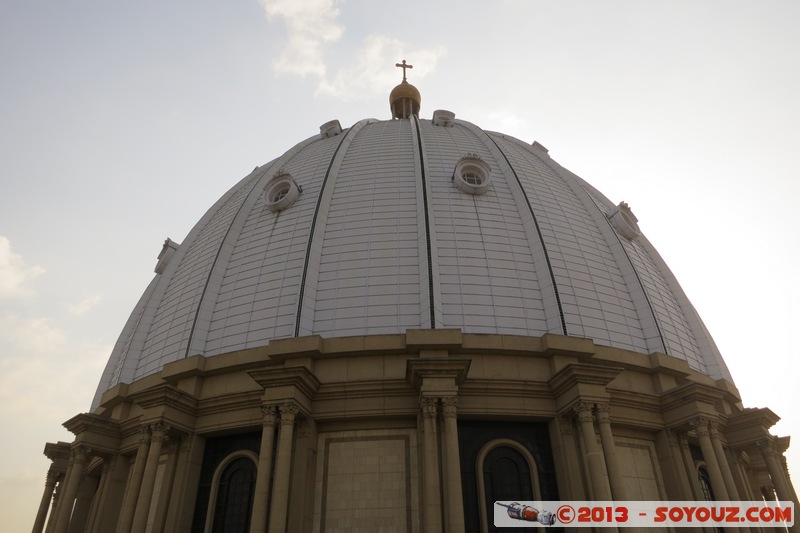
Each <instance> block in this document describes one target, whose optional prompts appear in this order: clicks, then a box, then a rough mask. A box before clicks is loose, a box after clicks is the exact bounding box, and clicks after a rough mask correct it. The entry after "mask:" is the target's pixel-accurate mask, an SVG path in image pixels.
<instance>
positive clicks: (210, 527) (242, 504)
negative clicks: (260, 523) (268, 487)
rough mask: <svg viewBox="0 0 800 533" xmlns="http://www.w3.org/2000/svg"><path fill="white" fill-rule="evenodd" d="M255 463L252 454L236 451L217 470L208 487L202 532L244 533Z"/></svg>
mask: <svg viewBox="0 0 800 533" xmlns="http://www.w3.org/2000/svg"><path fill="white" fill-rule="evenodd" d="M257 462H258V459H257V457H256V455H255V454H254V453H252V452H236V453H233V454H231V455H229V456H228V457H226V458H225V460H224V461H222V462H221V463H220V465H219V466H218V467H217V470H216V472H214V481H213V482H212V486H211V498H210V500H209V505H208V517H207V519H206V528H205V531H206V533H248V531H249V530H250V515H251V514H252V511H253V493H254V491H255V488H256V464H257Z"/></svg>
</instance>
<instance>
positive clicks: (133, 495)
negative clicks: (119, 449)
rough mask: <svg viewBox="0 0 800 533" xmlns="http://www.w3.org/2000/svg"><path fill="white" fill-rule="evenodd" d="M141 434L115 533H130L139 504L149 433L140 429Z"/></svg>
mask: <svg viewBox="0 0 800 533" xmlns="http://www.w3.org/2000/svg"><path fill="white" fill-rule="evenodd" d="M141 432H142V433H141V436H140V438H139V449H138V450H137V451H136V461H135V462H134V463H133V472H131V477H130V482H129V483H128V486H127V490H126V491H125V498H124V499H123V500H122V511H121V513H120V517H119V522H118V523H117V533H130V531H131V525H132V524H133V515H134V513H135V512H136V504H137V503H138V502H139V489H141V487H142V477H143V476H144V468H145V464H146V463H147V456H148V454H149V452H150V432H149V430H148V429H147V428H142V430H141Z"/></svg>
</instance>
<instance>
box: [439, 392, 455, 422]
mask: <svg viewBox="0 0 800 533" xmlns="http://www.w3.org/2000/svg"><path fill="white" fill-rule="evenodd" d="M457 412H458V397H457V396H444V397H443V398H442V414H444V417H445V418H456V414H457Z"/></svg>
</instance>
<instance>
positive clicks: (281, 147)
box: [0, 0, 800, 532]
mask: <svg viewBox="0 0 800 533" xmlns="http://www.w3.org/2000/svg"><path fill="white" fill-rule="evenodd" d="M389 5H391V6H392V7H391V8H389V7H388V6H389ZM798 21H800V4H798V3H797V2H796V1H793V0H786V1H779V0H766V1H762V2H754V1H748V2H740V1H730V0H724V1H723V0H719V1H717V0H713V1H702V2H675V1H669V0H663V1H655V0H654V1H649V2H641V1H639V0H631V1H609V0H606V1H603V2H597V1H591V0H587V1H562V0H553V1H533V0H518V1H512V0H507V1H493V2H486V1H485V0H483V1H471V0H470V1H465V0H458V1H452V2H446V1H430V0H428V1H406V2H401V3H397V2H394V3H392V4H385V3H382V2H375V1H367V0H346V1H340V2H337V1H332V0H307V1H298V0H261V1H259V0H229V1H227V2H216V1H202V0H201V1H197V0H194V1H187V0H171V1H170V2H161V1H152V0H143V1H139V2H108V1H105V0H95V1H89V0H74V1H71V2H57V1H52V0H51V1H47V0H4V1H3V2H2V3H1V4H0V423H2V427H3V435H4V437H3V438H2V439H0V502H3V506H4V509H3V529H4V531H9V532H11V531H27V530H29V529H30V528H31V526H32V524H33V520H34V518H35V513H36V508H37V507H38V504H39V499H40V498H41V494H42V490H43V487H44V482H45V474H46V471H47V467H48V461H47V460H46V458H45V457H44V455H42V450H43V448H44V445H45V442H47V441H53V442H54V441H57V440H64V441H70V440H72V435H71V434H70V433H68V432H67V431H66V430H65V429H64V428H63V427H62V426H61V423H62V422H64V421H65V420H67V419H69V418H71V417H72V416H74V415H75V414H77V413H79V412H84V411H86V410H88V409H89V405H90V402H91V400H92V396H93V395H94V391H95V388H96V386H97V383H98V381H99V378H100V374H101V371H102V367H103V366H104V364H105V362H106V360H107V359H108V356H109V355H110V352H111V347H112V345H113V343H114V342H115V341H116V338H117V336H118V335H119V332H120V331H121V329H122V327H123V325H124V323H125V321H126V319H127V317H128V315H129V313H130V312H131V310H132V309H133V307H134V305H135V303H136V301H137V300H138V298H139V296H140V295H141V293H142V292H143V291H144V289H145V286H146V285H147V283H148V281H149V280H150V279H151V278H152V276H153V267H154V266H155V264H156V256H157V255H158V252H159V251H160V249H161V244H162V242H163V241H164V239H165V238H166V237H171V238H172V239H173V240H175V241H178V242H181V241H182V240H183V239H184V237H185V235H186V234H187V233H188V231H189V229H190V228H191V227H192V225H194V223H195V222H196V221H197V220H199V218H200V217H201V215H202V214H203V213H204V212H205V210H206V209H208V208H209V207H210V206H211V205H212V203H214V201H216V200H217V199H218V198H219V197H220V196H221V195H222V194H223V192H225V191H226V190H227V189H228V188H230V187H231V186H232V185H234V184H235V183H236V182H237V181H238V180H239V179H241V178H242V177H244V176H245V175H246V174H248V173H249V172H250V171H251V170H252V169H253V168H254V167H255V166H256V165H262V164H264V163H266V162H268V161H270V160H272V159H274V158H275V157H277V156H278V155H280V154H282V153H283V152H284V151H286V150H287V149H288V148H290V147H291V146H293V145H294V144H296V143H297V142H299V141H301V140H303V139H305V138H307V137H310V136H312V135H314V134H316V133H318V131H319V130H318V127H319V125H321V124H323V123H324V122H327V121H329V120H332V119H338V120H340V122H341V123H342V125H343V126H344V127H348V126H350V125H352V124H354V123H355V122H356V121H358V120H360V119H362V118H367V117H375V118H379V119H387V118H389V106H388V94H389V91H390V90H391V88H392V87H393V86H394V85H396V84H397V83H398V82H399V80H400V77H401V72H400V70H399V69H396V68H395V67H394V64H395V63H396V62H398V61H400V60H401V59H404V58H405V59H407V60H408V62H409V63H411V64H413V65H414V69H413V70H411V71H410V72H409V81H410V82H411V83H413V84H415V85H416V86H417V88H418V89H419V90H420V92H421V93H422V111H421V113H420V114H421V116H422V117H423V118H426V117H430V116H431V114H432V113H433V111H434V110H436V109H448V110H450V111H453V112H455V113H456V116H457V118H460V119H464V120H468V121H470V122H473V123H475V124H477V125H479V126H481V127H483V128H484V129H487V130H492V131H501V132H504V133H508V134H511V135H514V136H516V137H518V138H520V139H522V140H525V141H528V142H532V141H534V140H537V141H539V142H540V143H541V144H543V145H544V146H546V147H547V148H548V149H549V150H550V155H551V156H552V157H553V158H554V159H555V160H556V161H558V162H559V163H561V164H562V165H563V166H565V167H567V168H568V169H570V170H572V171H573V172H575V173H577V174H578V175H579V176H581V177H582V178H584V179H585V180H587V181H588V182H589V183H591V184H592V185H594V186H595V187H597V188H598V189H599V190H600V191H602V192H603V193H605V194H606V195H607V196H608V197H609V198H610V199H611V200H612V201H613V202H615V203H617V202H619V201H621V200H624V201H627V202H628V203H629V204H630V206H631V209H632V210H633V211H634V213H635V214H636V215H637V217H638V218H639V224H640V226H641V228H642V231H643V232H644V233H645V235H646V236H647V237H648V238H649V239H650V241H651V242H652V243H653V244H654V245H655V247H656V248H657V249H658V250H659V252H660V253H661V255H662V256H663V257H664V259H665V261H666V262H667V264H668V265H669V266H670V267H671V268H672V270H673V272H674V273H675V275H676V277H677V278H678V280H679V281H680V283H681V284H682V286H683V287H684V289H685V291H686V293H687V294H688V296H689V299H690V300H691V301H692V302H693V303H694V305H695V307H696V308H697V309H698V311H699V313H700V316H701V317H702V318H703V319H704V321H705V323H706V325H707V326H708V328H709V330H710V331H711V333H712V335H713V336H714V338H715V339H716V342H717V344H718V346H719V348H720V350H721V352H722V354H723V357H724V358H725V360H726V362H727V364H728V366H729V368H730V370H731V372H732V374H733V378H734V380H735V382H736V385H737V386H738V388H739V391H740V393H741V395H742V399H743V402H744V405H745V406H747V407H769V408H771V409H772V410H773V411H774V412H776V413H777V414H778V415H779V416H781V417H782V420H781V422H779V423H778V424H777V425H776V426H775V427H774V428H773V433H774V434H778V435H794V437H795V439H796V441H795V444H794V445H793V447H792V448H791V449H790V452H789V454H788V457H789V465H790V469H791V471H792V472H793V474H794V476H793V477H794V480H795V483H796V484H797V480H798V479H800V440H798V439H800V411H799V410H798V409H797V406H798V405H799V404H800V392H798V390H799V387H798V385H799V384H798V380H797V378H798V371H799V370H800V363H798V360H799V359H800V342H798V340H797V339H798V338H799V337H798V335H799V334H800V327H798V324H800V270H798V267H797V266H796V265H797V264H798V263H800V236H799V235H798V230H800V158H798V155H797V154H798V150H799V149H798V146H800V129H799V126H798V125H800V98H798V95H800V32H798V31H797V24H798Z"/></svg>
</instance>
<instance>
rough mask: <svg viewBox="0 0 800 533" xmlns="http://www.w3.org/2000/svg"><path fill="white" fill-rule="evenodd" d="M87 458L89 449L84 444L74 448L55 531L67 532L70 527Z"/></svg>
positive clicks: (57, 532)
mask: <svg viewBox="0 0 800 533" xmlns="http://www.w3.org/2000/svg"><path fill="white" fill-rule="evenodd" d="M87 458H88V450H87V449H85V448H84V447H83V446H76V447H75V448H73V449H72V457H71V458H70V465H69V472H68V474H67V481H68V483H67V485H66V487H65V488H64V493H63V494H62V495H61V505H60V506H59V510H58V516H57V517H56V526H55V529H54V530H53V531H54V533H67V530H68V529H69V520H70V517H71V515H72V506H73V505H74V503H75V497H76V496H77V495H78V489H79V488H80V486H81V480H82V479H83V467H84V465H85V464H86V459H87Z"/></svg>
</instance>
